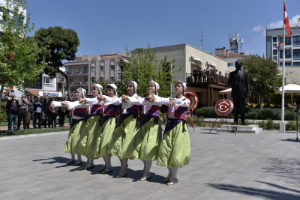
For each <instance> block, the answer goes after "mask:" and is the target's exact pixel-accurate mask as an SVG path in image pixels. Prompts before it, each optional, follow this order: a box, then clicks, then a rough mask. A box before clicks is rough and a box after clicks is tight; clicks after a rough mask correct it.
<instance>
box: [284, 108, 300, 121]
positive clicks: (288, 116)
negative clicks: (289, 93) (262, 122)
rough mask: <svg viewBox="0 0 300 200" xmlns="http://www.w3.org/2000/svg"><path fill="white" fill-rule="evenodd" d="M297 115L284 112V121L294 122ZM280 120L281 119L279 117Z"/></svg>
mask: <svg viewBox="0 0 300 200" xmlns="http://www.w3.org/2000/svg"><path fill="white" fill-rule="evenodd" d="M296 117H297V114H296V113H295V112H293V111H290V110H285V111H284V120H296ZM280 119H281V117H280Z"/></svg>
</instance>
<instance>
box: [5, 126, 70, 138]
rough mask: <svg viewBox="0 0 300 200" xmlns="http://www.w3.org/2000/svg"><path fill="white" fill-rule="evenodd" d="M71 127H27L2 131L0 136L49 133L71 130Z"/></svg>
mask: <svg viewBox="0 0 300 200" xmlns="http://www.w3.org/2000/svg"><path fill="white" fill-rule="evenodd" d="M69 130H70V127H59V128H51V129H49V128H44V129H27V130H19V131H0V137H3V136H11V135H28V134H36V133H49V132H60V131H69Z"/></svg>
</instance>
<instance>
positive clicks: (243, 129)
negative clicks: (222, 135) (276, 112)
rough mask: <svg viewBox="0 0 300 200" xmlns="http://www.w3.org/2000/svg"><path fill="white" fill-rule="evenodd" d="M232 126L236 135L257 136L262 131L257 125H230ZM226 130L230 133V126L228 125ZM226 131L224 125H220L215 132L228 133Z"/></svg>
mask: <svg viewBox="0 0 300 200" xmlns="http://www.w3.org/2000/svg"><path fill="white" fill-rule="evenodd" d="M232 126H233V128H234V129H235V132H236V133H254V134H257V133H259V132H260V131H262V128H259V126H258V125H232ZM228 129H229V131H230V132H233V131H232V128H231V126H230V124H228ZM228 129H227V125H226V124H225V125H221V127H220V128H218V129H217V132H221V131H222V132H223V131H226V132H228Z"/></svg>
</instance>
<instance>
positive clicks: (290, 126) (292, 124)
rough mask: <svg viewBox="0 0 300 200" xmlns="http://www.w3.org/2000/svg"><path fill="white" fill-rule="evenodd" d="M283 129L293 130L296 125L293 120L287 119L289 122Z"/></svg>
mask: <svg viewBox="0 0 300 200" xmlns="http://www.w3.org/2000/svg"><path fill="white" fill-rule="evenodd" d="M285 129H286V130H291V131H295V130H296V129H297V125H296V123H295V121H289V122H288V123H287V124H286V125H285Z"/></svg>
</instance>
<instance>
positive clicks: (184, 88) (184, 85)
mask: <svg viewBox="0 0 300 200" xmlns="http://www.w3.org/2000/svg"><path fill="white" fill-rule="evenodd" d="M177 83H181V84H182V86H183V95H184V96H185V91H186V90H187V87H186V83H185V82H183V81H181V80H178V81H177V82H176V84H175V87H176V85H177Z"/></svg>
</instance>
